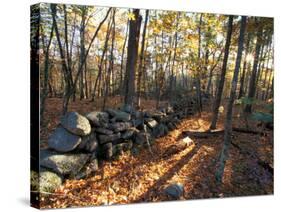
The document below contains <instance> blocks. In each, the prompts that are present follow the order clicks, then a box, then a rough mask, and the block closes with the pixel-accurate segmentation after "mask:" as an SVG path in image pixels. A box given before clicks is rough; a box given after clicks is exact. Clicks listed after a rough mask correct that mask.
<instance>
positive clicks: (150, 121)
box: [145, 118, 158, 129]
mask: <svg viewBox="0 0 281 212" xmlns="http://www.w3.org/2000/svg"><path fill="white" fill-rule="evenodd" d="M145 123H146V125H147V126H148V127H149V128H151V129H153V128H154V127H156V126H157V124H158V123H157V121H156V120H154V119H152V118H148V119H145Z"/></svg>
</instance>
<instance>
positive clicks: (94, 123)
mask: <svg viewBox="0 0 281 212" xmlns="http://www.w3.org/2000/svg"><path fill="white" fill-rule="evenodd" d="M186 115H187V114H186V113H184V112H180V111H177V112H176V111H174V109H173V108H172V107H166V108H162V109H160V110H156V111H136V110H134V109H133V108H131V107H122V108H119V109H107V110H105V111H103V112H101V111H93V112H90V113H88V114H86V115H85V116H82V115H80V114H78V113H77V112H68V113H67V114H65V115H64V116H63V117H62V118H61V120H60V124H59V126H58V127H57V128H56V129H55V130H54V132H53V133H52V134H51V136H50V137H49V139H48V146H49V148H48V149H44V150H41V151H40V167H41V171H40V174H39V178H40V184H42V185H44V186H41V187H40V186H39V187H40V188H42V189H43V191H44V190H45V191H48V192H49V191H50V190H53V189H54V187H57V186H59V184H60V183H62V182H63V179H82V178H86V177H89V176H91V175H93V174H94V173H95V172H96V171H97V170H98V168H99V166H98V164H99V163H98V161H99V160H108V159H112V158H115V157H117V156H118V155H120V154H122V152H124V151H131V152H132V154H137V153H138V152H139V149H140V147H149V146H150V145H152V144H153V142H154V139H155V138H158V137H162V136H164V135H166V134H167V133H168V132H169V131H170V130H174V129H175V128H176V125H177V124H178V123H179V122H180V119H181V118H184V117H185V116H186ZM41 172H42V173H41ZM48 176H50V177H48ZM52 179H53V180H54V183H51V181H52Z"/></svg>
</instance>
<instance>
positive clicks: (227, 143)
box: [216, 16, 246, 183]
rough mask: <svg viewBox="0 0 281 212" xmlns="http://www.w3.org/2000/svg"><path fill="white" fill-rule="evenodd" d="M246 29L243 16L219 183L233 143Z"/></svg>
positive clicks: (221, 155)
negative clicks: (233, 111)
mask: <svg viewBox="0 0 281 212" xmlns="http://www.w3.org/2000/svg"><path fill="white" fill-rule="evenodd" d="M245 29H246V17H245V16H243V17H242V20H241V28H240V35H239V40H238V52H237V58H236V63H235V69H234V75H233V79H232V84H231V85H232V86H231V91H230V97H229V102H228V106H227V113H226V120H225V130H224V144H223V149H222V151H221V154H220V158H219V162H218V165H219V166H218V169H217V171H216V180H217V182H219V183H221V182H222V177H223V173H224V167H225V162H226V160H227V158H228V150H229V146H230V144H231V135H232V109H233V103H234V100H235V93H236V87H237V81H238V75H239V69H240V63H241V57H242V52H243V43H244V33H245Z"/></svg>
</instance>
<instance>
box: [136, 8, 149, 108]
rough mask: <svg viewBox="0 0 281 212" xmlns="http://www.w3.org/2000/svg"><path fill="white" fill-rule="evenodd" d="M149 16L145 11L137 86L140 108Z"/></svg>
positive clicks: (147, 11)
mask: <svg viewBox="0 0 281 212" xmlns="http://www.w3.org/2000/svg"><path fill="white" fill-rule="evenodd" d="M148 15H149V10H146V11H145V21H144V25H143V32H142V42H141V52H140V60H139V67H138V84H137V86H138V87H137V106H138V107H140V99H141V79H142V72H143V71H144V69H143V63H144V47H145V36H146V26H147V22H148Z"/></svg>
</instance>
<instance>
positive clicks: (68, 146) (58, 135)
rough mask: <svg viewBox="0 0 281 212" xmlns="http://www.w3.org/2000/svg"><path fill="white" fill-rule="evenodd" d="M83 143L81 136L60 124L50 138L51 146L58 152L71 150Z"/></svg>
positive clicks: (49, 143)
mask: <svg viewBox="0 0 281 212" xmlns="http://www.w3.org/2000/svg"><path fill="white" fill-rule="evenodd" d="M80 143H81V138H80V137H79V136H77V135H73V134H72V133H70V132H68V131H67V130H66V129H64V128H63V127H61V126H59V127H58V128H57V129H55V131H54V132H53V133H52V135H51V136H50V137H49V139H48V145H49V147H50V148H52V149H54V150H56V151H58V152H69V151H72V150H73V149H75V148H76V147H77V146H78V145H79V144H80Z"/></svg>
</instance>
